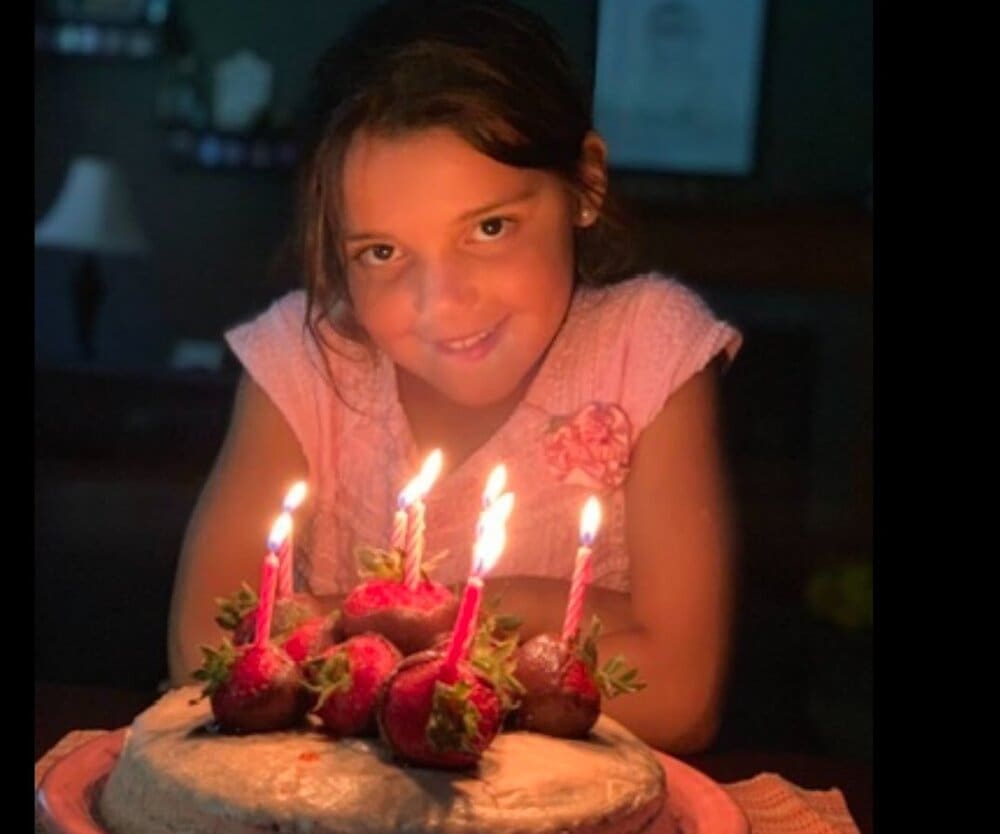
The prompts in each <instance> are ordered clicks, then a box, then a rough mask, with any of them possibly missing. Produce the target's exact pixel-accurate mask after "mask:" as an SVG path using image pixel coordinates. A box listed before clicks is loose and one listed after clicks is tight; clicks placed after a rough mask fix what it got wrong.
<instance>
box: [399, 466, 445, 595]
mask: <svg viewBox="0 0 1000 834" xmlns="http://www.w3.org/2000/svg"><path fill="white" fill-rule="evenodd" d="M440 471H441V450H440V449H435V450H434V451H433V452H431V453H430V455H428V456H427V460H425V461H424V465H423V466H422V467H421V468H420V473H419V474H418V475H417V477H416V478H414V479H413V480H412V481H410V483H409V484H407V486H406V489H404V490H403V492H402V494H401V495H400V502H401V503H404V504H405V506H406V512H407V519H406V537H405V544H404V548H403V549H404V551H405V553H406V558H405V562H404V565H405V568H404V581H405V582H406V584H407V586H408V587H410V588H416V587H417V585H418V584H419V582H420V563H421V562H422V561H423V558H424V533H425V532H426V529H427V526H426V523H425V521H424V514H425V507H424V496H425V495H426V494H427V493H428V492H429V491H430V488H431V487H432V486H433V485H434V481H435V480H437V476H438V473H439V472H440ZM396 529H397V524H396V521H395V519H394V523H393V535H394V536H395V535H396Z"/></svg>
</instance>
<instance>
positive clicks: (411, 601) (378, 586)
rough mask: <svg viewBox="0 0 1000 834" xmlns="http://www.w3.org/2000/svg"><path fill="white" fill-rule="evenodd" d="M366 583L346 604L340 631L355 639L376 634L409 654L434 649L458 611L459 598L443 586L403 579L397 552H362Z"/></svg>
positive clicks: (357, 587)
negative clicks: (355, 636)
mask: <svg viewBox="0 0 1000 834" xmlns="http://www.w3.org/2000/svg"><path fill="white" fill-rule="evenodd" d="M359 560H360V561H361V563H362V574H363V575H367V576H368V577H369V578H367V579H366V580H365V581H363V582H362V583H361V584H359V585H357V586H356V587H355V588H354V589H353V590H352V591H351V592H350V593H349V594H348V595H347V597H346V598H345V599H344V603H343V605H342V606H341V617H342V619H341V628H342V630H343V633H344V634H345V635H346V636H348V637H350V636H352V635H355V634H364V633H365V632H375V633H376V634H381V635H383V636H384V637H386V638H387V639H388V640H389V641H390V642H391V643H393V644H394V645H396V646H397V647H398V648H399V650H400V651H401V652H402V653H403V654H404V655H409V654H414V653H415V652H419V651H423V650H424V649H427V648H430V647H431V646H432V645H433V644H434V641H435V639H436V638H437V637H438V636H439V635H441V634H442V633H446V632H448V631H449V630H450V629H451V627H452V625H453V624H454V622H455V615H456V614H457V613H458V600H457V599H456V598H455V595H454V594H453V593H452V592H451V591H450V590H449V589H448V588H446V587H445V586H444V585H441V584H439V583H437V582H433V581H431V580H430V579H428V578H427V576H426V573H424V574H423V576H422V577H421V580H420V582H419V583H418V584H417V587H416V588H412V589H411V588H410V587H408V586H407V585H406V584H405V583H404V582H403V581H402V579H403V569H402V559H401V557H400V556H399V553H398V552H397V551H381V550H374V549H370V548H369V549H364V550H362V551H360V552H359Z"/></svg>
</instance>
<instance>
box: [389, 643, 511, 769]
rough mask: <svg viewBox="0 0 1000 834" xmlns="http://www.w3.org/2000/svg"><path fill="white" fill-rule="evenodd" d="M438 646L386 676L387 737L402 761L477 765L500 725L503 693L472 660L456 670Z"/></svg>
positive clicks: (444, 765) (447, 766)
mask: <svg viewBox="0 0 1000 834" xmlns="http://www.w3.org/2000/svg"><path fill="white" fill-rule="evenodd" d="M443 665H444V659H443V657H442V656H441V655H439V654H438V653H436V652H433V651H426V652H421V653H419V654H414V655H410V656H409V657H407V658H406V659H404V660H403V662H402V663H400V664H399V665H398V666H397V667H396V669H395V670H394V671H393V673H392V675H391V676H390V677H389V679H388V681H386V684H385V687H384V688H383V690H382V695H381V698H380V701H379V707H378V727H379V734H380V735H381V737H382V740H383V741H384V742H385V743H386V744H387V745H388V746H389V748H390V749H391V750H392V752H393V754H394V755H395V757H396V758H397V759H399V760H401V761H404V762H409V763H411V764H415V765H421V766H424V767H434V768H442V769H449V770H457V769H462V768H468V767H473V766H475V765H476V764H477V762H478V761H479V759H480V757H481V756H482V754H483V751H484V750H486V748H487V747H489V745H490V743H491V742H492V741H493V739H494V737H495V736H496V734H497V732H498V731H499V729H500V721H501V705H500V698H499V696H498V695H497V693H496V691H495V690H494V688H493V686H492V684H490V682H489V681H488V680H486V678H484V677H483V676H482V675H480V674H479V673H478V672H477V671H476V670H475V669H474V668H473V667H472V666H471V665H470V664H467V663H462V664H459V666H458V667H457V668H455V669H453V670H451V674H448V672H447V671H446V670H445V669H443Z"/></svg>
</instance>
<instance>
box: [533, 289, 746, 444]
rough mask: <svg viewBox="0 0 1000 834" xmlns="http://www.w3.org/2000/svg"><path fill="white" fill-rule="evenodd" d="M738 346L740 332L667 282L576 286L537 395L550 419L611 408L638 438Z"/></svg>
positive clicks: (697, 297) (689, 291) (691, 293)
mask: <svg viewBox="0 0 1000 834" xmlns="http://www.w3.org/2000/svg"><path fill="white" fill-rule="evenodd" d="M740 343H741V336H740V333H739V331H738V330H736V328H734V327H733V326H732V325H730V324H729V323H728V322H725V321H723V320H721V319H719V318H718V317H717V316H716V315H715V314H714V312H713V311H712V310H711V308H710V307H709V306H708V304H707V303H706V302H705V301H704V299H702V297H701V296H700V295H699V294H698V293H697V292H696V291H695V290H693V289H691V288H690V287H689V286H687V285H685V284H684V283H682V282H681V281H679V280H678V279H676V278H674V277H671V276H667V275H664V274H661V273H646V274H642V275H636V276H634V277H632V278H629V279H627V280H625V281H622V282H620V283H617V284H612V285H608V286H604V287H599V288H581V289H579V290H578V291H577V293H576V295H575V296H574V299H573V303H572V305H571V308H570V312H569V315H568V316H567V320H566V324H565V326H564V328H563V331H562V333H561V334H560V337H559V340H558V342H557V343H556V345H554V346H553V351H552V356H551V357H550V361H549V362H547V366H548V367H547V368H546V372H545V374H544V376H543V378H542V380H541V382H540V383H539V386H538V390H537V391H536V396H537V397H538V398H540V399H544V400H545V403H544V406H543V407H545V408H546V410H549V411H550V412H551V411H555V412H557V413H567V412H569V413H572V412H574V411H576V410H579V409H583V408H586V407H587V406H588V405H589V404H592V403H606V404H613V405H615V406H617V407H618V408H620V409H621V410H622V411H623V412H624V413H625V415H626V416H627V418H628V421H629V423H630V424H631V425H632V427H633V428H634V429H635V431H636V432H638V431H641V430H642V428H644V427H645V426H646V425H647V424H648V423H649V422H650V421H651V420H652V418H653V417H655V415H656V413H657V412H658V411H659V410H660V408H662V407H663V404H664V402H665V401H666V399H667V398H668V397H669V396H670V395H671V394H672V393H673V392H674V391H675V390H677V389H678V388H679V387H680V386H681V385H683V384H684V383H685V382H686V381H687V380H688V379H689V378H690V377H691V376H693V375H694V374H695V373H697V372H698V371H700V370H701V369H702V368H704V367H705V366H706V365H708V363H709V362H710V361H711V360H712V359H713V358H715V357H716V356H717V355H719V354H723V355H724V357H725V359H726V361H727V362H728V361H731V360H732V359H733V358H734V357H735V355H736V353H737V352H738V350H739V347H740ZM538 404H540V405H542V404H543V403H542V402H539V403H538Z"/></svg>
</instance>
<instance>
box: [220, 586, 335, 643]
mask: <svg viewBox="0 0 1000 834" xmlns="http://www.w3.org/2000/svg"><path fill="white" fill-rule="evenodd" d="M324 613H325V612H324V611H323V609H322V606H321V605H320V603H319V601H318V600H316V599H315V598H314V597H311V596H309V595H308V594H293V595H292V596H290V597H282V598H281V599H278V600H275V602H274V612H273V613H272V615H271V633H270V634H269V635H268V636H269V637H273V638H279V637H281V636H282V635H284V634H286V633H287V632H289V631H291V630H292V629H293V628H295V627H296V626H297V625H299V623H301V622H302V621H303V620H306V619H308V618H309V617H317V616H322V615H323V614H324ZM256 628H257V600H256V597H255V598H254V602H253V606H252V607H251V608H250V609H249V610H247V611H246V612H245V613H244V614H243V616H242V617H241V618H240V621H239V623H238V624H237V625H236V627H235V628H234V629H233V644H234V645H236V646H242V645H244V644H245V643H252V642H253V640H254V635H255V632H256Z"/></svg>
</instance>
